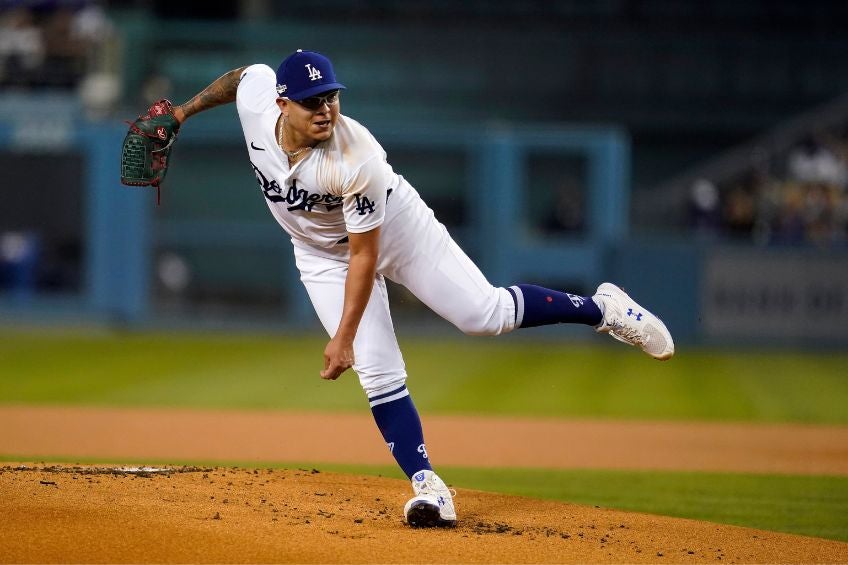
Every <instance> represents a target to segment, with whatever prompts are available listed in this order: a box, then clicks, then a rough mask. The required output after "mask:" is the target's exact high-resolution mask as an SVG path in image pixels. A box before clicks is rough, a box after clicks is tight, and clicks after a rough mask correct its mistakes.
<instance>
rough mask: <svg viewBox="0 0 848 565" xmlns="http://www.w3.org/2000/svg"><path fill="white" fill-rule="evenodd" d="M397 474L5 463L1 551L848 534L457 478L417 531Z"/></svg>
mask: <svg viewBox="0 0 848 565" xmlns="http://www.w3.org/2000/svg"><path fill="white" fill-rule="evenodd" d="M411 494H412V492H411V489H410V487H409V485H408V484H407V483H405V482H403V481H399V480H396V479H385V478H378V477H365V476H353V475H342V474H336V473H327V472H319V471H317V470H314V469H308V470H303V469H301V470H269V469H263V470H251V469H229V468H212V469H199V468H162V467H157V468H153V467H127V466H100V467H91V466H84V467H72V466H67V465H57V466H50V465H44V464H40V465H33V464H20V465H18V464H10V465H7V466H5V467H2V468H0V531H2V532H3V535H2V536H0V560H2V562H4V563H36V562H37V563H92V562H101V563H102V562H109V563H186V562H193V563H269V562H276V563H286V562H291V563H460V562H461V563H554V562H556V563H569V562H571V563H573V562H580V563H614V562H626V563H636V562H651V563H664V562H667V563H813V562H815V563H824V562H835V563H845V562H848V544H846V543H840V542H836V541H828V540H822V539H817V538H809V537H802V536H793V535H788V534H777V533H772V532H765V531H760V530H753V529H747V528H738V527H732V526H723V525H717V524H711V523H707V522H697V521H693V520H681V519H674V518H666V517H661V516H650V515H644V514H635V513H628V512H621V511H615V510H606V509H598V508H590V507H585V506H578V505H573V504H562V503H556V502H548V501H540V500H532V499H527V498H520V497H515V496H504V495H497V494H490V493H484V492H478V491H471V490H465V489H458V493H457V499H456V505H457V513H458V515H459V525H458V526H457V527H456V528H454V529H448V530H413V529H411V528H409V527H407V526H406V525H405V524H404V523H403V520H402V516H401V510H402V508H403V505H404V503H405V502H406V500H407V498H408V497H409V496H411Z"/></svg>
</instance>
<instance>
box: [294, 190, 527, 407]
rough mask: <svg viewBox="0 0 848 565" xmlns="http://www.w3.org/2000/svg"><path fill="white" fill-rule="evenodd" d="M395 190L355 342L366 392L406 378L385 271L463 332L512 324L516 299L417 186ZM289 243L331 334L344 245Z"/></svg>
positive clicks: (339, 304) (338, 311)
mask: <svg viewBox="0 0 848 565" xmlns="http://www.w3.org/2000/svg"><path fill="white" fill-rule="evenodd" d="M396 190H397V191H398V192H399V193H400V194H392V196H391V197H390V200H389V203H388V205H387V209H386V219H385V221H384V223H383V225H382V230H381V234H380V255H379V259H378V264H377V277H376V280H375V281H374V288H373V290H372V291H371V299H370V300H369V302H368V305H367V307H366V308H365V312H364V314H363V316H362V321H361V322H360V324H359V330H358V331H357V334H356V338H355V340H354V342H353V349H354V356H355V359H354V365H353V369H354V371H356V373H357V375H358V376H359V382H360V384H361V385H362V388H363V389H364V390H365V392H366V394H367V395H368V396H369V397H373V396H376V395H379V394H381V393H384V392H387V391H390V390H394V389H396V388H397V387H399V386H401V385H403V384H404V382H405V381H406V369H405V366H404V362H403V356H402V355H401V352H400V347H399V346H398V342H397V338H396V336H395V332H394V327H393V325H392V318H391V312H390V311H389V299H388V294H387V292H386V283H385V279H384V277H386V278H388V279H390V280H392V281H394V282H396V283H398V284H402V285H403V286H405V287H406V288H407V289H409V290H410V291H411V292H412V293H413V294H414V295H415V296H416V297H417V298H418V299H419V300H421V302H423V303H424V304H426V305H427V306H428V307H429V308H430V309H432V310H433V311H434V312H436V313H437V314H439V315H440V316H441V317H442V318H444V319H446V320H448V321H449V322H451V323H452V324H454V325H455V326H456V327H457V328H459V329H460V330H461V331H463V332H464V333H466V334H469V335H498V334H501V333H506V332H509V331H512V330H513V329H514V327H515V303H514V301H513V299H512V296H511V295H510V293H509V291H507V290H506V289H505V288H496V287H494V286H492V285H491V284H490V283H489V281H487V280H486V277H485V276H484V275H483V273H481V272H480V269H478V268H477V266H476V265H475V264H474V263H473V262H472V261H471V259H469V258H468V256H467V255H466V254H465V252H463V251H462V249H460V248H459V246H458V245H457V244H456V242H454V241H453V239H452V238H451V237H450V234H448V231H447V229H446V228H445V227H444V226H443V225H442V224H441V223H439V222H438V221H437V220H436V219H435V217H434V215H433V211H432V210H431V209H430V208H429V207H428V206H427V205H426V204H425V203H424V201H423V200H421V198H420V196H419V195H418V193H417V192H416V191H415V189H413V188H412V187H411V186H409V184H408V183H406V181H402V182H401V185H400V186H399V187H398V188H397V189H396ZM396 196H397V197H396ZM391 199H395V202H392V200H391ZM393 204H395V206H393ZM293 243H294V251H295V260H296V263H297V268H298V269H299V270H300V274H301V280H302V281H303V284H304V285H305V286H306V291H307V293H308V294H309V298H310V300H311V301H312V304H313V306H314V307H315V311H316V313H317V314H318V317H319V319H320V320H321V323H322V325H323V326H324V328H325V329H326V330H327V333H328V334H329V335H331V336H332V335H335V333H336V330H337V329H338V326H339V321H340V320H341V315H342V308H343V306H344V288H345V278H346V276H347V269H348V250H347V246H346V245H343V246H337V247H336V248H333V249H329V250H328V249H322V248H318V247H313V246H310V245H308V244H304V243H303V242H300V241H293Z"/></svg>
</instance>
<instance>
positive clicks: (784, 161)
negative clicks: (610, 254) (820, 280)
mask: <svg viewBox="0 0 848 565" xmlns="http://www.w3.org/2000/svg"><path fill="white" fill-rule="evenodd" d="M769 163H771V166H769ZM703 183H709V181H708V180H703V179H702V180H699V181H697V182H696V183H695V185H694V186H693V188H692V191H693V192H692V196H691V201H692V204H691V206H690V209H691V210H693V212H692V218H691V219H692V223H691V225H692V227H693V229H695V230H696V231H697V232H698V233H702V230H703V225H704V222H705V221H706V218H708V217H709V216H708V214H707V212H706V211H704V210H701V209H699V208H698V202H701V199H703V202H709V198H706V197H705V196H704V195H705V194H708V192H707V189H706V186H707V185H705V184H703ZM718 194H719V196H720V200H721V217H720V219H719V221H718V225H717V226H716V231H717V233H719V234H720V235H723V236H725V237H728V238H733V239H743V240H744V239H747V240H749V241H753V242H755V243H758V244H778V245H802V244H807V245H809V244H812V245H817V246H833V245H845V244H846V243H848V125H846V126H842V127H840V128H837V129H834V130H833V131H822V132H818V133H816V134H815V135H809V136H807V137H805V138H804V139H802V140H801V141H800V142H799V143H798V144H797V145H795V146H794V147H792V148H791V149H789V150H788V151H786V152H784V153H782V154H776V155H772V156H770V157H769V158H768V159H765V160H761V162H759V163H756V164H754V166H752V167H751V168H750V170H749V171H748V172H747V173H746V174H745V175H744V177H743V178H742V179H739V180H737V181H733V182H730V183H727V184H726V185H724V186H720V187H718ZM699 195H700V199H699ZM703 202H702V204H703Z"/></svg>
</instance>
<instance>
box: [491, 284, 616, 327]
mask: <svg viewBox="0 0 848 565" xmlns="http://www.w3.org/2000/svg"><path fill="white" fill-rule="evenodd" d="M507 290H508V291H509V292H510V294H512V299H513V300H514V301H515V327H516V328H533V327H536V326H547V325H550V324H586V325H588V326H597V325H598V324H600V323H601V320H602V319H603V314H601V309H600V308H598V305H597V304H595V301H594V300H592V297H590V296H578V295H576V294H569V293H567V292H559V291H556V290H551V289H549V288H543V287H541V286H535V285H532V284H519V285H516V286H511V287H509V288H507Z"/></svg>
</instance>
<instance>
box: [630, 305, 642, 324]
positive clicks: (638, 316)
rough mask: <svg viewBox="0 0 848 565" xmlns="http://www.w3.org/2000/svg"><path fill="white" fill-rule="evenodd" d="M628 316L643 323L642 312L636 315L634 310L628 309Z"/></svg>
mask: <svg viewBox="0 0 848 565" xmlns="http://www.w3.org/2000/svg"><path fill="white" fill-rule="evenodd" d="M627 315H628V316H636V321H637V322H641V321H642V312H639V313H638V314H634V313H633V308H628V309H627Z"/></svg>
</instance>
